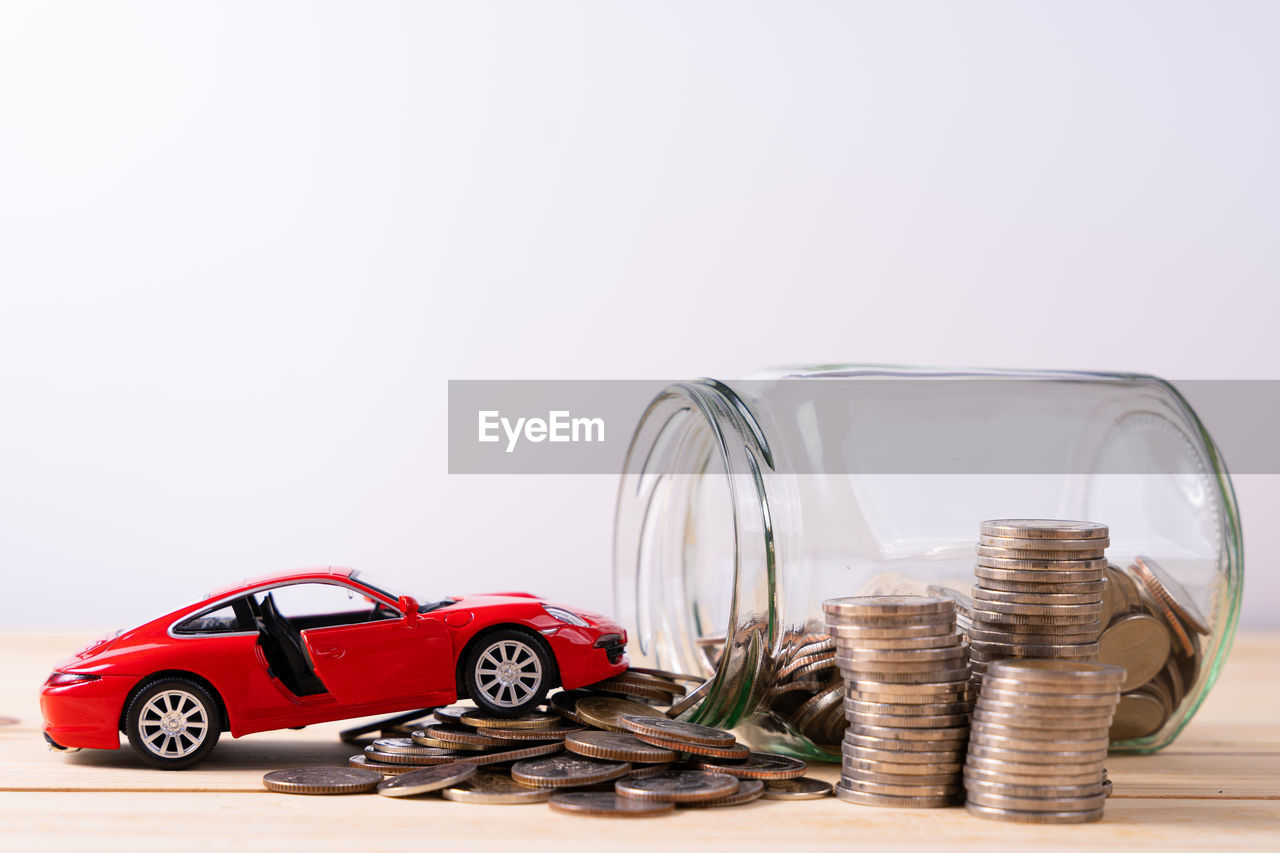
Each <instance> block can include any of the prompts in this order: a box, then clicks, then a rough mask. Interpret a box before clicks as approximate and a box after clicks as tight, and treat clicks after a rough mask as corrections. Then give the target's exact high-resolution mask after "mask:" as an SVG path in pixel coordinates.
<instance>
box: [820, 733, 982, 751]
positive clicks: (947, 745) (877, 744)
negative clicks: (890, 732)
mask: <svg viewBox="0 0 1280 853" xmlns="http://www.w3.org/2000/svg"><path fill="white" fill-rule="evenodd" d="M967 739H968V738H967V736H966V737H956V738H951V739H950V740H943V739H938V740H900V739H898V740H895V739H892V738H884V737H867V736H866V735H860V734H857V733H855V732H851V731H847V732H845V733H844V743H845V744H846V745H847V746H860V747H865V748H867V749H883V750H892V751H894V752H940V751H944V750H950V749H962V748H963V747H964V745H965V741H966V740H967Z"/></svg>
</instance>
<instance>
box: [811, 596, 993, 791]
mask: <svg viewBox="0 0 1280 853" xmlns="http://www.w3.org/2000/svg"><path fill="white" fill-rule="evenodd" d="M822 609H823V611H824V612H825V613H826V617H827V630H828V632H829V633H830V634H831V637H832V639H833V641H834V643H835V646H836V664H837V665H838V666H839V668H840V671H841V674H842V675H843V677H844V684H845V699H844V711H845V714H846V716H847V719H848V730H847V731H846V732H845V734H844V740H843V744H842V747H843V748H842V754H843V762H842V773H841V777H840V783H839V784H838V785H837V786H836V796H838V797H840V798H841V799H843V800H846V801H848V802H854V803H861V804H864V805H875V806H900V807H906V808H930V807H934V806H945V805H949V804H952V803H955V802H958V801H959V796H960V794H961V790H962V788H961V779H960V768H961V763H962V762H963V760H964V751H965V743H966V740H967V738H968V735H969V708H970V686H969V666H968V662H967V659H966V654H965V646H964V641H963V638H962V636H961V635H960V634H959V633H958V632H957V631H956V610H955V603H954V602H953V601H952V600H950V599H946V598H939V597H935V596H915V595H882V596H863V597H857V598H836V599H831V600H829V601H826V602H824V603H823V605H822Z"/></svg>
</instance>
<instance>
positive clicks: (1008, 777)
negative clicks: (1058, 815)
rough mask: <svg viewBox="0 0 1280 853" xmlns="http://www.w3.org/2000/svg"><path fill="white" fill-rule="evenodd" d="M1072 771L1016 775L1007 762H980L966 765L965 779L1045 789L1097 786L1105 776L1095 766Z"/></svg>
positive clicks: (1043, 771) (1066, 768) (1042, 771)
mask: <svg viewBox="0 0 1280 853" xmlns="http://www.w3.org/2000/svg"><path fill="white" fill-rule="evenodd" d="M1071 771H1072V768H1069V767H1058V768H1054V770H1053V772H1052V773H1049V772H1046V771H1045V769H1044V768H1043V767H1041V768H1037V769H1036V770H1035V771H1034V772H1031V773H1014V772H1011V771H1010V770H1009V769H1008V766H1007V765H1006V764H1005V762H1000V761H978V762H975V763H973V764H971V765H969V764H966V765H965V768H964V778H965V781H966V782H969V781H973V782H979V783H987V784H1003V785H1021V786H1029V787H1043V786H1046V785H1053V786H1059V785H1097V784H1099V783H1100V780H1101V779H1102V775H1103V772H1102V770H1100V769H1098V768H1097V767H1095V766H1093V765H1085V766H1083V767H1076V768H1075V772H1071Z"/></svg>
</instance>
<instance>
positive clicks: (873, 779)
mask: <svg viewBox="0 0 1280 853" xmlns="http://www.w3.org/2000/svg"><path fill="white" fill-rule="evenodd" d="M840 770H841V773H842V774H843V776H844V779H845V780H846V781H848V782H850V783H854V782H861V783H866V784H868V785H900V786H903V787H915V788H923V787H933V786H941V787H946V788H956V787H958V785H959V783H960V776H959V774H958V773H956V772H954V771H950V772H946V773H933V774H928V775H926V774H923V773H881V772H879V771H876V770H867V769H865V768H862V767H857V766H845V765H843V764H842V765H841V768H840ZM853 787H855V788H859V789H860V790H870V789H869V788H865V787H862V786H861V785H853ZM879 793H891V792H889V791H881V792H879ZM915 793H917V794H920V793H924V792H923V791H916V792H915Z"/></svg>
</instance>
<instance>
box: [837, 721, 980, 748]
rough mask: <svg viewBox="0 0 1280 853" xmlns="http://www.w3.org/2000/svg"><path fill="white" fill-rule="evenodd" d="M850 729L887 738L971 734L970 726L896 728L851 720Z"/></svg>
mask: <svg viewBox="0 0 1280 853" xmlns="http://www.w3.org/2000/svg"><path fill="white" fill-rule="evenodd" d="M849 731H850V732H853V733H854V734H856V735H860V736H861V737H877V738H884V739H886V740H922V741H932V742H934V743H937V742H938V741H948V740H959V739H962V738H965V737H967V736H968V734H969V726H968V725H967V724H966V725H962V726H945V727H934V728H928V729H921V728H895V727H892V726H869V725H865V724H862V723H856V722H850V724H849Z"/></svg>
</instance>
